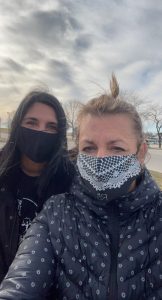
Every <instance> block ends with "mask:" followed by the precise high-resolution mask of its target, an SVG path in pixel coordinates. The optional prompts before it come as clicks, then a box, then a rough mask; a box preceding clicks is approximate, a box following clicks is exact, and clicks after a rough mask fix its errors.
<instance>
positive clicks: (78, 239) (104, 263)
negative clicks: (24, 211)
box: [0, 171, 162, 300]
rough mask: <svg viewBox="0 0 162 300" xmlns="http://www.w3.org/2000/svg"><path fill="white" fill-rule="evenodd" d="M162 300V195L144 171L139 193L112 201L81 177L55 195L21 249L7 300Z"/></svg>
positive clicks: (0, 293) (0, 295)
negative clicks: (86, 185) (67, 190)
mask: <svg viewBox="0 0 162 300" xmlns="http://www.w3.org/2000/svg"><path fill="white" fill-rule="evenodd" d="M52 285H53V296H51V298H50V299H59V300H60V299H62V300H74V299H79V300H80V299H81V300H86V299H89V300H98V299H99V300H115V299H118V300H123V299H127V300H160V299H162V193H161V192H160V190H159V189H158V187H157V186H156V184H155V182H154V181H153V180H152V178H151V176H150V175H149V173H148V172H147V171H145V174H144V177H143V178H142V180H141V182H140V183H139V185H138V187H137V188H136V189H135V191H133V192H131V193H129V194H128V195H127V196H123V197H121V198H120V199H118V200H113V201H111V202H107V200H105V199H103V200H100V201H99V200H98V199H96V198H92V197H90V194H89V193H88V192H87V191H86V190H85V189H82V186H81V183H80V179H79V178H76V180H75V182H74V184H73V186H72V189H71V193H68V194H64V195H58V196H56V197H51V198H50V199H49V200H48V201H47V203H46V204H45V206H44V209H43V211H42V212H41V213H40V215H39V216H38V217H37V218H36V219H35V221H34V223H33V225H32V227H30V229H29V231H28V232H27V234H26V236H25V239H24V241H23V243H22V244H21V245H20V248H19V251H18V253H17V256H16V259H15V260H14V262H13V264H12V265H11V267H10V269H9V273H8V274H7V277H6V279H5V280H4V281H3V283H2V285H1V289H0V299H1V300H2V299H3V300H9V299H10V300H11V299H17V300H18V299H21V300H25V299H29V300H30V299H34V300H40V299H45V296H46V294H47V292H48V291H49V290H50V288H51V286H52Z"/></svg>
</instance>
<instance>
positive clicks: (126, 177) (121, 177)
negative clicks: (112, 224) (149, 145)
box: [77, 153, 141, 200]
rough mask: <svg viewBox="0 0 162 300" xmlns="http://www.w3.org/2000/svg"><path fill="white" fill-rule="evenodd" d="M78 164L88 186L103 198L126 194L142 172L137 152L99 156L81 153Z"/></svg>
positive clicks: (108, 198) (113, 197) (109, 198)
mask: <svg viewBox="0 0 162 300" xmlns="http://www.w3.org/2000/svg"><path fill="white" fill-rule="evenodd" d="M77 166H78V169H79V173H80V175H81V177H82V179H83V180H84V183H85V185H86V186H87V188H88V189H89V190H90V191H92V192H93V193H95V195H97V196H98V197H99V198H100V199H103V200H106V199H107V200H112V199H115V198H117V197H120V196H122V195H124V194H126V193H127V192H128V190H129V188H130V185H131V183H132V182H133V181H134V180H135V178H137V176H139V174H140V172H141V165H140V163H139V161H138V159H137V157H136V155H135V154H131V155H118V156H106V157H99V158H98V157H94V156H90V155H87V154H84V153H80V154H79V155H78V158H77Z"/></svg>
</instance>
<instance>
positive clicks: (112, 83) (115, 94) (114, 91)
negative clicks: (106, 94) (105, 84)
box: [110, 73, 119, 99]
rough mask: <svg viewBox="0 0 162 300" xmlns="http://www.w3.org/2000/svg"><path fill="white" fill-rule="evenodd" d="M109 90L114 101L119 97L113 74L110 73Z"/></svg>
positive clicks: (116, 82) (117, 85)
mask: <svg viewBox="0 0 162 300" xmlns="http://www.w3.org/2000/svg"><path fill="white" fill-rule="evenodd" d="M110 90H111V95H112V97H113V98H114V99H116V98H117V97H118V95H119V84H118V81H117V79H116V77H115V74H114V73H112V77H111V80H110Z"/></svg>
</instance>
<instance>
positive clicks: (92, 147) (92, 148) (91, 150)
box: [81, 146, 96, 153]
mask: <svg viewBox="0 0 162 300" xmlns="http://www.w3.org/2000/svg"><path fill="white" fill-rule="evenodd" d="M95 150H96V148H95V146H86V147H83V148H82V149H81V151H82V152H85V153H92V152H94V151H95Z"/></svg>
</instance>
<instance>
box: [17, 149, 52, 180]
mask: <svg viewBox="0 0 162 300" xmlns="http://www.w3.org/2000/svg"><path fill="white" fill-rule="evenodd" d="M46 164H47V163H46V162H44V163H36V162H34V161H32V160H31V159H30V158H28V157H27V156H26V155H24V154H23V155H22V157H21V169H22V171H23V172H24V173H25V174H27V175H28V176H32V177H36V176H40V175H41V173H42V171H43V169H44V168H45V166H46Z"/></svg>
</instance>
